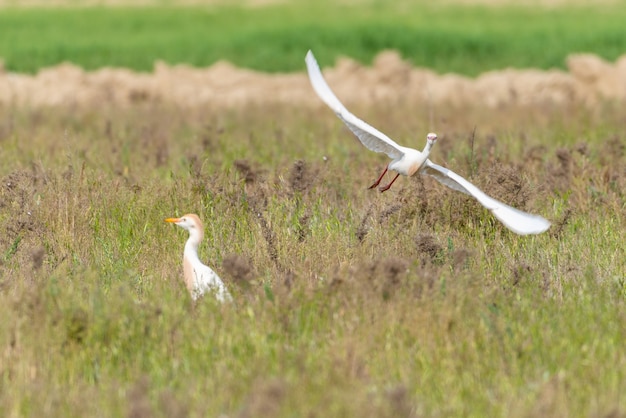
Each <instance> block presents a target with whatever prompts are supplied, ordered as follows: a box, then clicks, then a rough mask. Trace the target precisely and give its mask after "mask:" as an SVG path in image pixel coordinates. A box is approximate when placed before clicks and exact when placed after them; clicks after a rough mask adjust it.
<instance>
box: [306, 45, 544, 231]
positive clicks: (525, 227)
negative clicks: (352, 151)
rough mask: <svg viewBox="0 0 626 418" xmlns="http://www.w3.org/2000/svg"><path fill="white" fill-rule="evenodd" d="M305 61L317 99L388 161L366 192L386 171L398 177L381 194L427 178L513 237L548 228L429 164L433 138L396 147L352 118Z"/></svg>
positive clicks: (310, 62) (314, 64)
mask: <svg viewBox="0 0 626 418" xmlns="http://www.w3.org/2000/svg"><path fill="white" fill-rule="evenodd" d="M305 61H306V65H307V69H308V72H309V79H310V80H311V85H312V86H313V89H314V90H315V92H316V93H317V95H318V96H319V97H320V99H322V101H323V102H324V103H326V104H327V105H328V107H330V108H331V109H332V110H333V111H334V112H335V114H336V115H337V116H338V117H339V119H341V120H342V121H343V123H345V124H346V126H347V127H348V128H349V129H350V130H351V131H352V132H353V133H354V134H355V135H356V137H357V138H359V141H361V143H362V144H363V145H365V147H367V148H368V149H370V150H372V151H375V152H384V153H385V154H387V155H388V156H389V158H391V159H392V161H391V162H390V163H389V165H388V166H387V167H386V168H385V170H384V171H383V173H382V174H381V175H380V177H379V178H378V180H376V182H375V183H374V184H372V185H371V186H370V189H371V188H374V187H376V186H378V185H379V184H380V182H381V180H382V179H383V177H384V176H385V173H387V170H392V171H395V172H397V173H398V174H396V176H395V177H394V178H393V180H391V182H389V184H387V185H385V186H382V187H380V191H381V192H384V191H386V190H389V188H390V187H391V185H392V184H393V182H394V181H396V179H397V178H398V176H399V175H400V174H402V175H404V176H412V175H414V174H415V173H422V174H428V175H430V176H432V177H434V178H435V179H437V180H438V181H439V182H441V183H443V184H445V185H446V186H448V187H450V188H452V189H454V190H457V191H459V192H463V193H465V194H468V195H470V196H473V197H474V198H475V199H476V200H478V202H480V204H481V205H483V206H484V207H485V208H487V209H489V210H490V211H491V213H493V215H494V216H495V217H496V218H498V219H499V220H500V221H501V222H502V223H503V224H504V226H506V227H507V228H509V229H510V230H511V231H513V232H515V233H517V234H520V235H527V234H540V233H542V232H544V231H545V230H547V229H548V228H549V227H550V222H548V221H547V220H546V219H544V218H543V217H541V216H537V215H531V214H530V213H526V212H522V211H521V210H518V209H515V208H512V207H511V206H508V205H505V204H504V203H502V202H499V201H497V200H496V199H493V198H491V197H489V196H487V195H486V194H485V193H483V192H482V191H481V190H480V189H478V187H476V186H474V185H473V184H472V183H470V182H469V181H467V180H465V179H464V178H463V177H461V176H459V175H458V174H456V173H454V172H453V171H450V170H448V169H447V168H445V167H442V166H440V165H437V164H434V163H433V162H432V161H430V160H429V159H428V155H429V154H430V150H431V148H432V147H433V145H435V142H437V135H436V134H434V133H429V134H428V135H427V136H426V146H425V147H424V150H423V151H422V152H420V151H418V150H415V149H412V148H407V147H403V146H400V145H398V144H396V143H395V142H394V141H393V140H392V139H391V138H389V137H388V136H387V135H385V134H384V133H382V132H380V131H379V130H378V129H376V128H374V127H372V126H370V125H368V124H367V123H365V122H363V121H362V120H361V119H359V118H357V117H356V116H354V115H353V114H352V113H350V112H349V111H348V109H346V108H345V106H344V105H343V104H341V102H340V101H339V99H337V96H335V94H334V93H333V92H332V90H331V89H330V87H329V86H328V84H327V83H326V80H324V77H323V76H322V72H321V71H320V67H319V65H318V64H317V61H316V60H315V57H314V56H313V53H312V52H311V51H309V52H308V53H307V55H306V58H305Z"/></svg>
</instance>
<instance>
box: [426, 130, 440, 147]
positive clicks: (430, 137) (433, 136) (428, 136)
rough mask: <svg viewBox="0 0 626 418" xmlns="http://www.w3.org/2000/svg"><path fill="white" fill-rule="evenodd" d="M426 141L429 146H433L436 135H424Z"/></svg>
mask: <svg viewBox="0 0 626 418" xmlns="http://www.w3.org/2000/svg"><path fill="white" fill-rule="evenodd" d="M426 141H428V143H429V144H430V145H435V142H437V134H436V133H433V132H431V133H429V134H428V135H426Z"/></svg>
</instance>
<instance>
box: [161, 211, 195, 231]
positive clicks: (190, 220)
mask: <svg viewBox="0 0 626 418" xmlns="http://www.w3.org/2000/svg"><path fill="white" fill-rule="evenodd" d="M165 222H170V223H173V224H176V225H178V226H180V227H181V228H183V229H186V230H187V231H189V232H190V233H191V232H193V231H199V232H202V228H203V226H202V221H201V220H200V218H199V217H198V215H196V214H193V213H190V214H187V215H184V216H182V217H180V218H167V219H166V220H165Z"/></svg>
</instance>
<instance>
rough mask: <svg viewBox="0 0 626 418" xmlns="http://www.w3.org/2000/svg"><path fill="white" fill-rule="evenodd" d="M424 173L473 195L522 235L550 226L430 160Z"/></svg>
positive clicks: (423, 168) (427, 161) (506, 224)
mask: <svg viewBox="0 0 626 418" xmlns="http://www.w3.org/2000/svg"><path fill="white" fill-rule="evenodd" d="M421 172H422V173H424V174H428V175H430V176H433V177H434V178H435V179H437V180H439V181H440V182H441V183H443V184H445V185H446V186H448V187H450V188H452V189H454V190H458V191H460V192H463V193H467V194H469V195H471V196H473V197H474V198H475V199H476V200H478V202H480V204H481V205H483V206H484V207H486V208H487V209H489V210H490V211H491V213H493V215H494V216H495V217H496V218H498V219H499V220H500V222H502V223H503V224H504V226H506V227H507V228H509V229H510V230H511V231H513V232H515V233H516V234H520V235H528V234H540V233H542V232H544V231H545V230H547V229H548V228H549V227H550V222H548V220H546V219H544V218H543V217H541V216H538V215H531V214H530V213H526V212H522V211H521V210H518V209H515V208H512V207H511V206H508V205H505V204H504V203H502V202H500V201H498V200H496V199H493V198H491V197H489V196H487V195H486V194H485V193H483V192H482V191H481V190H480V189H479V188H478V187H476V186H474V185H473V184H472V183H470V182H469V181H467V180H465V179H464V178H463V177H461V176H459V175H458V174H456V173H455V172H454V171H450V170H448V169H447V168H445V167H442V166H440V165H437V164H434V163H433V162H432V161H430V160H426V162H425V163H424V165H423V167H422V170H421Z"/></svg>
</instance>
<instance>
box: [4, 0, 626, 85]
mask: <svg viewBox="0 0 626 418" xmlns="http://www.w3.org/2000/svg"><path fill="white" fill-rule="evenodd" d="M346 17H349V18H346ZM624 21H626V6H625V3H624V2H623V1H622V2H617V3H616V4H610V5H602V6H601V7H599V6H593V7H591V6H588V7H583V6H578V7H561V8H544V7H519V6H518V7H497V8H488V7H484V6H461V5H447V6H444V5H437V2H425V1H420V2H407V1H401V2H398V3H397V5H395V6H390V5H389V4H388V3H387V2H370V3H369V6H368V7H363V6H362V5H359V4H356V5H354V4H349V3H348V4H339V5H337V3H336V2H329V1H324V2H287V3H286V4H282V3H280V4H277V5H272V6H267V7H263V8H234V7H225V6H219V7H218V6H214V7H189V8H175V7H151V8H103V7H88V8H74V9H71V8H70V9H31V8H26V9H20V8H7V9H3V10H2V13H0V57H2V58H3V59H4V60H5V66H6V68H7V69H9V70H11V71H18V72H35V71H37V70H38V69H39V68H42V67H45V66H50V65H54V64H57V63H59V62H62V61H71V62H74V63H76V64H79V65H82V66H84V67H85V68H87V69H94V68H99V67H102V66H111V65H113V66H120V67H128V68H133V69H136V70H141V71H149V70H151V69H152V68H153V64H154V61H155V60H157V59H162V60H165V61H167V62H170V63H180V62H185V63H189V64H193V65H195V66H207V65H210V64H212V63H214V62H215V61H217V60H218V59H227V60H229V61H232V62H233V63H235V64H236V65H239V66H244V67H249V68H254V69H258V70H263V71H273V72H275V71H296V70H301V69H302V63H301V61H302V57H301V56H302V51H303V50H304V51H306V50H308V49H309V48H312V49H313V50H315V51H316V52H317V54H318V56H319V57H320V58H321V59H323V60H324V61H325V62H332V61H333V59H334V58H336V57H337V56H340V55H347V56H350V57H353V58H355V59H359V60H361V61H363V62H371V60H372V58H373V57H374V55H375V54H376V53H378V52H379V51H380V50H381V49H387V48H393V49H397V50H399V51H400V52H401V53H402V55H403V56H404V57H406V58H407V59H408V60H409V61H411V62H412V63H413V64H415V65H419V66H424V67H429V68H432V69H434V70H436V71H439V72H456V73H460V74H466V75H476V74H478V73H480V72H483V71H486V70H493V69H496V68H504V67H507V66H513V67H538V68H543V69H547V68H552V67H556V68H563V66H564V64H565V58H566V56H567V55H568V54H570V53H573V52H594V53H596V54H598V55H600V56H602V57H603V58H605V59H608V60H615V59H616V58H617V57H618V56H619V55H621V54H623V53H624V51H626V37H625V36H624V30H623V22H624ZM538 46H540V47H538Z"/></svg>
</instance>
